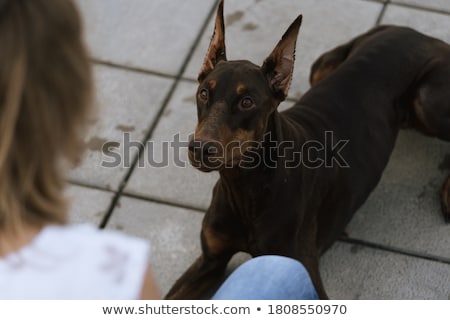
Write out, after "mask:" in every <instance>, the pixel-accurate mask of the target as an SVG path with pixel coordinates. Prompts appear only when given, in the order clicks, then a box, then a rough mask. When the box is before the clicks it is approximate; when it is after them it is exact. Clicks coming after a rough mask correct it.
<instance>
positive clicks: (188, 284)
mask: <svg viewBox="0 0 450 320" xmlns="http://www.w3.org/2000/svg"><path fill="white" fill-rule="evenodd" d="M227 239H228V238H227V237H225V236H223V235H222V234H218V233H216V232H213V231H212V229H211V228H210V227H207V226H205V224H204V226H203V229H202V234H201V242H202V251H203V252H202V255H201V256H200V257H199V258H197V260H196V261H195V262H194V263H193V264H192V265H191V266H190V267H189V269H188V270H186V271H185V272H184V274H183V275H182V276H181V277H180V278H179V279H178V280H177V281H176V282H175V284H174V285H173V287H172V288H171V289H170V290H169V293H168V294H167V295H166V297H165V299H201V298H205V296H206V295H208V294H211V293H212V290H214V289H216V288H217V287H218V286H219V285H220V283H221V282H222V280H223V277H224V274H225V269H226V267H227V264H228V262H229V261H230V259H231V257H232V256H233V255H234V253H235V252H236V250H232V249H231V248H230V246H229V245H230V241H227Z"/></svg>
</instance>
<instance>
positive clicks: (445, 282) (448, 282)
mask: <svg viewBox="0 0 450 320" xmlns="http://www.w3.org/2000/svg"><path fill="white" fill-rule="evenodd" d="M320 263H321V266H320V269H321V274H322V278H323V281H324V286H325V289H326V290H327V292H328V295H329V296H330V298H331V299H345V300H355V299H361V300H377V299H385V300H400V299H442V300H447V299H450V268H449V266H448V264H444V263H439V262H433V261H428V260H423V259H418V258H412V257H409V256H404V255H399V254H394V253H390V252H386V251H381V250H375V249H371V248H367V247H363V246H359V245H352V244H345V243H336V244H335V245H333V246H332V247H331V248H330V250H329V251H327V252H326V253H325V254H324V256H323V257H322V258H321V262H320Z"/></svg>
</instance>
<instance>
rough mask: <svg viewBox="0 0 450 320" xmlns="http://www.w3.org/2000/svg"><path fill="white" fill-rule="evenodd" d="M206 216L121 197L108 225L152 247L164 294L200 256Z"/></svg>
mask: <svg viewBox="0 0 450 320" xmlns="http://www.w3.org/2000/svg"><path fill="white" fill-rule="evenodd" d="M202 218H203V214H202V213H201V212H198V211H193V210H187V209H180V208H175V207H171V206H167V205H162V204H157V203H154V202H150V201H143V200H138V199H133V198H129V197H121V198H120V201H119V204H118V206H117V208H116V209H115V211H114V213H113V215H112V217H111V219H110V221H109V223H108V225H107V228H108V229H115V230H120V231H122V232H126V233H129V234H131V235H133V236H138V237H142V238H145V239H148V240H149V241H150V243H151V265H152V269H153V272H154V276H155V279H156V280H157V282H158V284H159V286H160V289H161V292H162V293H163V294H165V293H167V291H168V290H169V289H170V287H171V286H172V284H173V283H174V282H175V281H176V280H177V279H178V277H179V276H180V275H181V274H182V273H183V272H184V271H185V270H186V269H187V268H188V267H189V266H190V265H191V263H192V262H193V261H194V260H195V259H196V258H197V257H198V256H199V255H200V228H201V220H202Z"/></svg>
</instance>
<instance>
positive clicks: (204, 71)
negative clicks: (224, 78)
mask: <svg viewBox="0 0 450 320" xmlns="http://www.w3.org/2000/svg"><path fill="white" fill-rule="evenodd" d="M221 60H224V61H226V60H227V56H226V51H225V23H224V19H223V0H222V1H221V2H220V4H219V8H218V9H217V15H216V23H215V27H214V34H213V36H212V38H211V43H210V44H209V48H208V52H207V53H206V56H205V60H204V61H203V65H202V68H201V69H200V73H199V75H198V81H199V82H201V81H203V80H204V79H205V77H206V76H207V75H208V73H210V72H211V71H212V70H213V69H214V67H215V66H216V64H217V63H218V62H219V61H221Z"/></svg>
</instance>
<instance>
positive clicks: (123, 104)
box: [69, 65, 172, 190]
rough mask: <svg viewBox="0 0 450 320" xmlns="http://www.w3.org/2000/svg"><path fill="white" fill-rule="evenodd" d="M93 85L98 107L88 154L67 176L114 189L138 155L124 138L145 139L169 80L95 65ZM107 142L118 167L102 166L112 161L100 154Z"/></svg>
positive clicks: (135, 149)
mask: <svg viewBox="0 0 450 320" xmlns="http://www.w3.org/2000/svg"><path fill="white" fill-rule="evenodd" d="M95 83H96V90H97V104H98V108H97V110H96V114H95V115H94V118H95V123H94V124H93V126H92V128H90V130H89V132H88V133H87V136H86V142H87V152H86V153H85V155H84V157H83V159H82V163H81V164H80V166H78V167H77V168H75V169H74V170H72V171H71V172H70V173H69V179H71V180H72V181H77V182H81V183H84V184H90V185H95V186H101V187H103V188H106V189H113V190H116V189H117V187H118V185H119V183H120V181H121V180H122V179H123V177H124V175H125V174H126V170H127V167H129V165H130V164H131V162H132V160H133V158H134V156H135V154H136V153H137V148H136V147H133V146H131V145H130V144H127V146H125V145H124V142H125V140H126V138H125V136H124V135H125V134H128V135H129V141H138V142H141V141H142V140H143V139H144V137H145V134H146V132H147V130H148V128H149V127H150V125H151V124H152V122H153V121H154V118H155V115H156V113H157V112H158V110H159V108H160V107H161V105H162V102H163V100H164V98H165V96H166V94H167V92H168V91H169V89H170V86H171V84H172V81H171V80H169V79H165V78H159V77H154V76H151V75H147V74H142V73H136V72H131V71H125V70H120V69H114V68H109V67H105V66H100V65H97V66H96V67H95ZM107 142H113V143H115V145H116V146H117V148H112V149H110V151H113V152H114V153H116V154H117V155H120V158H121V160H122V163H120V164H118V165H117V166H113V165H112V164H111V165H110V166H109V167H108V166H105V165H102V162H107V163H112V162H114V161H115V158H113V157H111V156H107V155H106V154H105V153H104V152H102V150H103V148H104V147H103V145H104V144H105V143H107Z"/></svg>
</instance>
